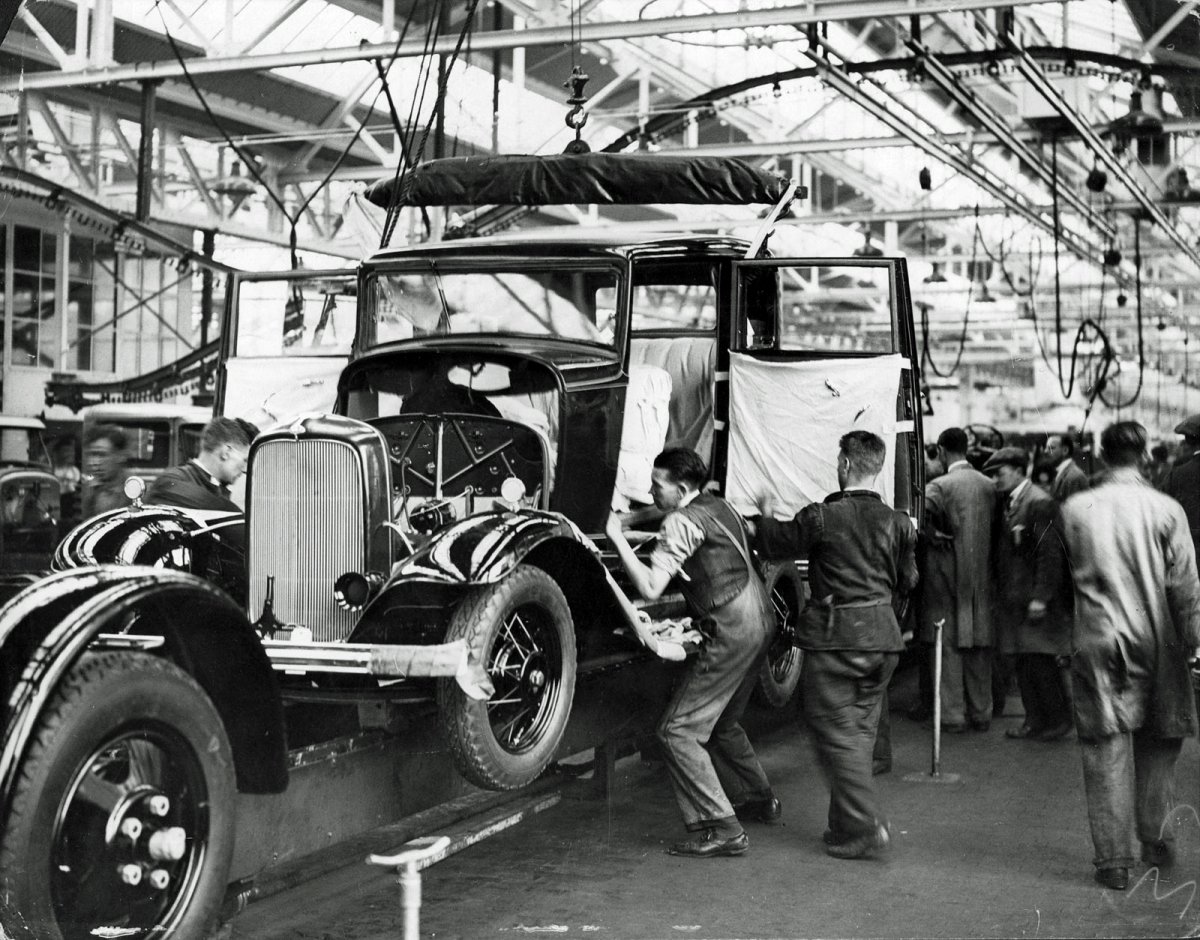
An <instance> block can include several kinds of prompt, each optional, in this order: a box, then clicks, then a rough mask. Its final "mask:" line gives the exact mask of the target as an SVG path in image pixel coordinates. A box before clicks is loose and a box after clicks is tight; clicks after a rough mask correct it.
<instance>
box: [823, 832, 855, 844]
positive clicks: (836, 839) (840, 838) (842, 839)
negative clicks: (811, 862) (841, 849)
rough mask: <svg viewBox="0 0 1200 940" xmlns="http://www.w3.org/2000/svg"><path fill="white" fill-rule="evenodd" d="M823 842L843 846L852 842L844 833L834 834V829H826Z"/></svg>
mask: <svg viewBox="0 0 1200 940" xmlns="http://www.w3.org/2000/svg"><path fill="white" fill-rule="evenodd" d="M821 841H822V842H824V843H825V844H826V845H843V844H845V843H846V842H849V841H850V837H849V836H848V835H846V834H845V833H844V832H834V831H833V830H832V829H826V830H825V831H824V832H823V833H821Z"/></svg>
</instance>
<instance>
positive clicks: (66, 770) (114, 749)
mask: <svg viewBox="0 0 1200 940" xmlns="http://www.w3.org/2000/svg"><path fill="white" fill-rule="evenodd" d="M236 797H237V793H236V788H235V781H234V770H233V754H232V751H231V749H230V746H229V739H228V737H227V736H226V734H225V729H224V726H223V725H222V724H221V718H220V716H219V715H218V713H217V711H216V709H215V707H214V706H213V704H212V701H211V700H210V699H209V698H208V696H207V695H206V694H205V693H204V690H203V689H201V688H200V686H199V685H197V684H196V682H195V680H193V679H192V677H191V676H189V675H188V674H187V673H185V672H183V671H182V670H180V669H179V668H178V667H176V666H175V665H173V664H172V663H170V662H167V661H166V660H163V659H160V658H158V657H155V656H149V655H145V654H141V653H128V652H105V653H95V654H85V655H84V656H83V658H82V659H81V660H80V661H79V663H77V664H76V665H75V666H74V667H73V668H72V670H71V671H70V672H69V673H68V674H67V676H66V677H65V678H64V679H63V681H62V683H61V684H60V686H59V687H58V689H57V690H56V691H55V693H54V695H53V696H52V697H51V699H50V701H49V702H48V704H47V705H46V706H45V708H44V709H43V711H42V713H41V715H40V716H39V718H38V727H37V730H36V731H35V733H34V736H33V738H32V743H31V744H30V747H29V752H28V754H27V756H26V757H25V759H24V761H23V762H22V765H21V770H20V776H19V778H18V780H17V784H16V788H15V792H14V797H13V801H12V805H11V809H10V812H9V814H8V818H7V820H6V821H5V824H4V830H3V837H2V838H3V842H2V844H0V846H2V847H0V897H2V898H3V900H4V906H3V908H0V910H2V911H3V913H4V917H5V924H4V926H5V928H6V929H7V930H8V931H9V933H10V934H13V935H14V936H17V937H36V938H53V940H60V938H61V940H85V938H87V940H91V938H92V937H95V936H101V935H102V933H101V928H109V929H111V930H116V931H122V932H128V934H129V936H135V935H136V936H138V937H143V938H144V937H162V938H166V937H171V938H172V940H175V938H179V940H201V938H203V937H206V936H208V934H209V931H210V930H211V928H212V927H213V926H214V923H215V921H216V918H217V916H218V914H219V912H220V906H221V902H222V900H223V898H224V895H225V882H226V876H227V875H228V872H229V865H230V860H231V858H232V854H233V839H234V813H235V809H236Z"/></svg>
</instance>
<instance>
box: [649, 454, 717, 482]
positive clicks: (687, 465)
mask: <svg viewBox="0 0 1200 940" xmlns="http://www.w3.org/2000/svg"><path fill="white" fill-rule="evenodd" d="M654 468H655V469H656V470H666V471H667V474H668V476H670V477H671V480H672V482H674V483H685V484H687V485H688V486H689V487H691V488H692V489H694V490H698V489H700V488H701V487H702V486H704V484H705V482H706V481H707V480H708V467H706V466H705V465H704V460H703V459H702V458H701V457H700V455H699V454H698V453H696V452H695V451H694V450H692V449H691V448H690V447H668V448H667V449H666V450H664V451H663V452H662V453H661V454H659V455H658V456H657V457H655V458H654Z"/></svg>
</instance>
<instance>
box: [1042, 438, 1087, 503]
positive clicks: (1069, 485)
mask: <svg viewBox="0 0 1200 940" xmlns="http://www.w3.org/2000/svg"><path fill="white" fill-rule="evenodd" d="M1044 453H1045V459H1046V462H1047V463H1048V464H1050V465H1052V466H1053V467H1054V479H1053V480H1051V482H1050V495H1051V496H1053V497H1054V500H1055V502H1058V503H1061V502H1063V501H1064V500H1065V499H1066V498H1067V497H1068V496H1071V495H1072V494H1074V493H1078V492H1079V491H1080V490H1086V489H1087V487H1088V478H1087V474H1086V473H1084V472H1083V471H1082V470H1080V469H1079V465H1078V464H1077V463H1075V440H1074V438H1072V437H1071V435H1070V434H1051V435H1050V436H1049V437H1047V438H1046V449H1045V452H1044Z"/></svg>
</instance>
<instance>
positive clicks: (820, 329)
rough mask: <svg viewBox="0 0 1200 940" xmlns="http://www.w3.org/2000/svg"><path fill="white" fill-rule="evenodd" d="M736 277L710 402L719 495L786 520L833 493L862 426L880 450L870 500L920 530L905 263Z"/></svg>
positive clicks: (772, 266) (766, 269)
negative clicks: (851, 439) (721, 376)
mask: <svg viewBox="0 0 1200 940" xmlns="http://www.w3.org/2000/svg"><path fill="white" fill-rule="evenodd" d="M734 273H735V284H734V303H733V310H732V312H731V315H732V316H733V318H734V322H733V323H732V324H731V333H730V335H731V342H730V349H729V364H728V375H729V386H728V389H729V390H728V395H727V396H724V395H718V402H717V413H718V414H717V417H718V419H724V421H725V422H726V425H725V429H726V433H725V435H724V444H725V454H724V461H723V465H724V476H725V495H726V497H727V498H728V499H729V500H730V501H731V502H732V503H733V504H734V505H735V506H736V507H737V508H738V509H739V510H740V511H742V512H744V513H747V514H749V513H752V512H754V511H755V504H756V499H757V497H758V496H759V495H761V494H764V493H771V494H773V495H774V497H775V500H776V506H777V507H778V508H777V513H778V514H779V516H780V517H784V516H787V517H790V516H791V515H793V514H794V513H796V512H798V511H799V510H800V509H801V508H803V507H804V506H805V505H807V504H808V503H810V502H814V501H819V500H822V499H824V498H825V496H826V495H828V494H829V493H831V492H834V491H836V490H837V488H838V484H837V472H836V466H835V458H836V456H837V451H838V440H839V439H840V438H841V436H842V435H843V434H845V433H846V432H848V431H851V430H854V429H855V428H861V429H864V430H867V431H871V432H873V433H875V434H878V435H879V436H880V437H882V438H883V440H884V442H885V443H886V444H887V446H888V456H887V461H886V463H885V465H884V471H883V473H882V474H880V479H879V489H880V494H881V495H882V496H883V498H884V500H885V501H886V502H887V503H888V504H889V505H893V506H895V508H897V509H901V510H903V511H905V512H908V513H909V514H910V515H911V516H912V517H913V519H914V521H915V522H917V523H918V524H919V523H920V519H921V515H922V511H923V506H924V500H923V490H924V462H923V460H922V453H921V447H922V439H921V416H920V408H919V407H918V404H919V403H918V394H919V393H918V382H917V376H916V375H915V368H916V360H915V356H916V341H915V336H914V332H913V317H912V298H911V295H910V292H909V283H908V270H907V265H906V264H905V261H904V259H903V258H884V257H875V258H870V257H864V258H857V257H855V258H832V259H831V258H773V259H765V260H753V261H750V260H746V261H739V262H736V263H735V265H734ZM721 399H724V401H722V400H721ZM722 412H724V414H722Z"/></svg>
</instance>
